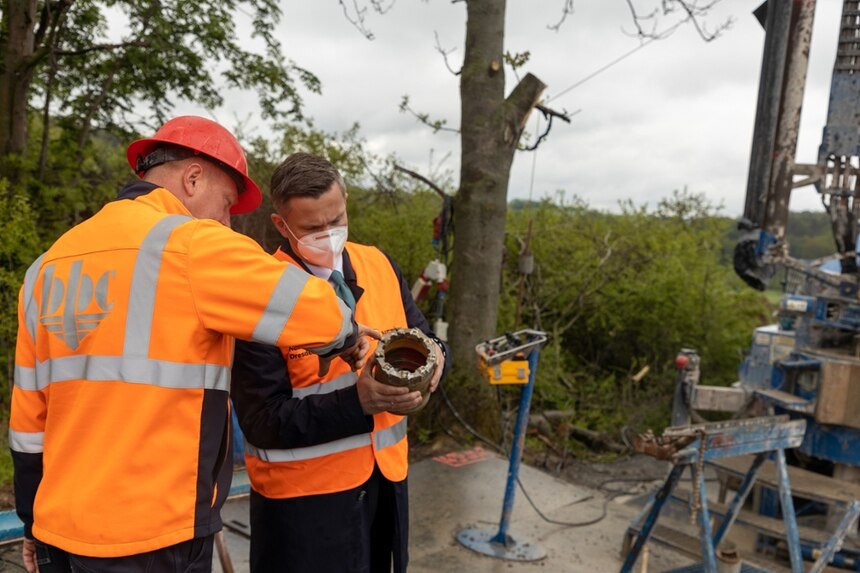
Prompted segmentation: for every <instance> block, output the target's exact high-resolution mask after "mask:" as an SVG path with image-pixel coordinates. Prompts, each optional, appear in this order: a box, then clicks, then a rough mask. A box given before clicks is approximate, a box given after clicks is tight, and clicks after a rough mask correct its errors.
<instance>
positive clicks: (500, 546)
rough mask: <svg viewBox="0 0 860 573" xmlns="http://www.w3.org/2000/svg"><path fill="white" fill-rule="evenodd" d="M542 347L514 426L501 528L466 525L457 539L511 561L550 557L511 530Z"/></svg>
mask: <svg viewBox="0 0 860 573" xmlns="http://www.w3.org/2000/svg"><path fill="white" fill-rule="evenodd" d="M539 354H540V348H539V347H536V348H534V349H532V351H531V352H530V353H529V356H528V361H529V381H528V383H526V385H525V386H524V387H523V391H522V394H521V395H520V407H519V411H518V412H517V420H516V424H515V426H514V440H513V445H512V448H511V460H510V463H509V464H508V481H507V485H506V486H505V501H504V503H503V504H502V518H501V520H500V521H499V529H498V531H492V530H488V529H479V528H466V529H462V530H460V531H459V532H458V533H457V541H459V542H460V543H461V544H462V545H464V546H465V547H468V548H469V549H471V550H473V551H477V552H478V553H481V554H483V555H489V556H490V557H496V558H498V559H507V560H509V561H537V560H539V559H543V558H544V557H546V551H544V550H543V549H542V548H541V547H540V546H538V545H535V544H534V543H532V542H530V541H527V540H524V539H517V538H515V537H513V536H512V535H511V534H509V533H508V525H509V523H510V521H511V513H512V512H513V510H514V494H515V493H516V487H517V475H518V474H519V470H520V461H521V458H522V450H523V443H524V442H525V438H526V426H527V425H528V420H529V408H530V407H531V400H532V393H533V392H534V381H535V372H536V371H537V364H538V355H539Z"/></svg>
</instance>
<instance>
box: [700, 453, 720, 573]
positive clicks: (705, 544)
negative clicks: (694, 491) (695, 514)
mask: <svg viewBox="0 0 860 573" xmlns="http://www.w3.org/2000/svg"><path fill="white" fill-rule="evenodd" d="M703 439H704V438H703ZM697 479H698V481H699V530H700V532H701V537H700V538H701V544H702V558H703V559H704V565H705V573H717V558H716V555H715V554H714V541H713V536H712V534H711V515H710V513H709V512H708V491H707V490H706V489H705V472H703V471H702V472H699V475H698V477H697Z"/></svg>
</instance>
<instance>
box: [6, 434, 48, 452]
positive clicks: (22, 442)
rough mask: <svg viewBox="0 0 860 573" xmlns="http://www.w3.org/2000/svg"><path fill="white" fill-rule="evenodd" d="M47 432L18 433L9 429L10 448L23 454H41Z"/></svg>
mask: <svg viewBox="0 0 860 573" xmlns="http://www.w3.org/2000/svg"><path fill="white" fill-rule="evenodd" d="M44 442H45V432H16V431H15V430H13V429H11V428H10V429H9V448H11V449H12V450H14V451H16V452H20V453H23V454H41V453H42V449H43V446H44Z"/></svg>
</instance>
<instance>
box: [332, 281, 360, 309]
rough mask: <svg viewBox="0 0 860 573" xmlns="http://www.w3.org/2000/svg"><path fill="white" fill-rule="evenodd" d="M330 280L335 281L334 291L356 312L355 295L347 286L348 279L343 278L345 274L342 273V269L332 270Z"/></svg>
mask: <svg viewBox="0 0 860 573" xmlns="http://www.w3.org/2000/svg"><path fill="white" fill-rule="evenodd" d="M329 280H331V282H333V283H334V292H335V294H337V296H339V297H340V298H341V300H342V301H343V302H345V303H346V306H348V307H349V309H350V310H351V311H353V312H355V297H354V296H352V291H351V290H349V287H348V286H346V281H345V280H343V275H342V274H340V271H332V272H331V276H330V277H329Z"/></svg>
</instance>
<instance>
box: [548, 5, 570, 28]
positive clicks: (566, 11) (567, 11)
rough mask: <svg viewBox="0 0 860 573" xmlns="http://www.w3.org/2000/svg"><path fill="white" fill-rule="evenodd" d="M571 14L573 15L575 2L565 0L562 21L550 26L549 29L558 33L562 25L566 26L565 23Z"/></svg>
mask: <svg viewBox="0 0 860 573" xmlns="http://www.w3.org/2000/svg"><path fill="white" fill-rule="evenodd" d="M571 14H573V0H564V6H562V8H561V19H559V21H558V22H556V23H555V24H548V25H547V28H549V29H550V30H552V31H553V32H558V31H559V30H560V29H561V25H562V24H564V21H565V20H567V17H568V16H570V15H571Z"/></svg>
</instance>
